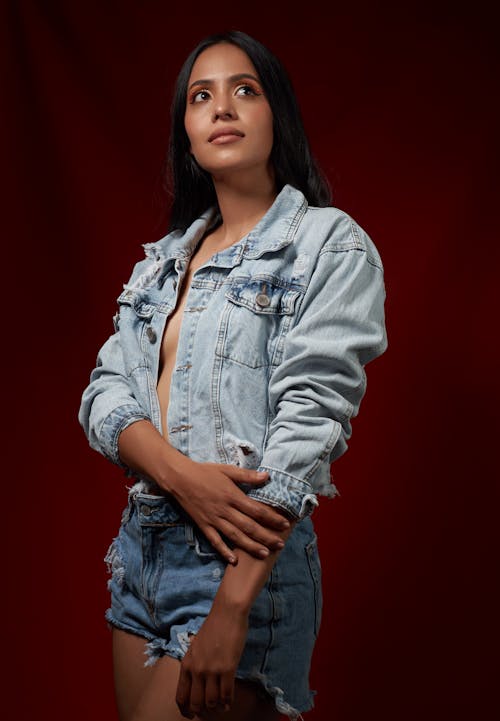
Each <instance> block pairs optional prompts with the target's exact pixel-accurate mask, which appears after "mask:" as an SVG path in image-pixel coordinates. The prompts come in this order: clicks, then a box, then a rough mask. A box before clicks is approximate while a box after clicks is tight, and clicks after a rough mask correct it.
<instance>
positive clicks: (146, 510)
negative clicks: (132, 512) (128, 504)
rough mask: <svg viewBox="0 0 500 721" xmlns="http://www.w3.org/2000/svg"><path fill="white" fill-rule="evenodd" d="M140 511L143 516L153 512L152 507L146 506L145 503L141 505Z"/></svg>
mask: <svg viewBox="0 0 500 721" xmlns="http://www.w3.org/2000/svg"><path fill="white" fill-rule="evenodd" d="M141 513H143V514H144V515H145V516H150V515H151V514H152V513H153V509H152V508H151V507H150V506H146V504H145V503H143V504H142V506H141Z"/></svg>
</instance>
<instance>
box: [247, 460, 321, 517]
mask: <svg viewBox="0 0 500 721" xmlns="http://www.w3.org/2000/svg"><path fill="white" fill-rule="evenodd" d="M256 470H257V471H267V472H268V473H269V480H268V482H267V483H266V485H265V486H261V487H260V488H252V489H251V490H250V491H248V493H247V495H248V496H251V497H252V498H255V499H256V500H257V501H262V502H263V503H267V504H269V505H270V506H277V507H278V508H282V509H283V510H285V511H287V512H288V513H290V514H291V515H292V516H293V517H294V518H296V519H297V520H299V521H300V520H302V519H303V518H305V516H310V515H311V514H312V512H313V511H314V509H315V507H316V506H318V505H319V503H318V499H317V498H316V495H315V494H314V493H313V489H312V486H311V485H310V484H309V483H307V482H306V481H301V480H300V479H299V478H295V476H291V475H290V474H289V473H285V472H284V471H279V470H278V469H277V468H270V467H269V466H259V467H258V468H257V469H256Z"/></svg>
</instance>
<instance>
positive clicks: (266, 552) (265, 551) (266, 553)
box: [259, 548, 269, 557]
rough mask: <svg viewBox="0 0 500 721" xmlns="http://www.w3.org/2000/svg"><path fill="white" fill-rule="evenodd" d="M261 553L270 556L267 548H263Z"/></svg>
mask: <svg viewBox="0 0 500 721" xmlns="http://www.w3.org/2000/svg"><path fill="white" fill-rule="evenodd" d="M259 554H260V555H261V556H262V557H265V556H269V551H268V550H267V548H261V549H260V551H259Z"/></svg>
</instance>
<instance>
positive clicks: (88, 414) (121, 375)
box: [78, 258, 158, 475]
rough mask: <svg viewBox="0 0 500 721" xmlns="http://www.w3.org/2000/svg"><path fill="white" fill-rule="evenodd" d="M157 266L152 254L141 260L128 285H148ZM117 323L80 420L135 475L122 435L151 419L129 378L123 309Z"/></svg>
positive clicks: (93, 443)
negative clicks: (122, 452) (122, 449)
mask: <svg viewBox="0 0 500 721" xmlns="http://www.w3.org/2000/svg"><path fill="white" fill-rule="evenodd" d="M157 269H158V268H157V264H156V263H152V262H151V260H150V259H149V258H146V259H144V260H141V261H139V262H138V263H136V264H135V266H134V268H133V270H132V274H131V276H130V279H129V281H128V283H127V284H126V285H124V288H134V287H135V286H136V285H137V286H140V285H144V283H145V282H146V281H144V279H147V278H148V277H149V275H151V276H152V275H153V274H154V272H156V271H157ZM148 274H149V275H148ZM113 323H114V327H115V333H114V334H113V335H111V336H110V337H109V338H108V340H107V341H106V342H105V343H104V345H103V346H102V347H101V349H100V350H99V352H98V354H97V361H96V366H95V368H94V370H93V371H92V373H91V374H90V380H89V384H88V386H87V387H86V389H85V390H84V392H83V395H82V399H81V404H80V409H79V411H78V420H79V422H80V424H81V426H82V427H83V430H84V432H85V435H86V436H87V439H88V441H89V444H90V447H91V448H93V449H94V450H96V451H98V452H99V453H101V454H102V455H103V456H105V457H106V458H107V459H108V460H110V461H112V462H113V463H116V464H117V465H118V466H120V467H121V468H124V469H125V470H126V471H127V473H128V475H131V471H130V469H129V468H128V466H126V465H125V464H124V463H122V461H121V459H120V456H119V454H118V436H119V435H120V433H121V432H122V431H123V430H125V428H127V426H129V425H131V424H132V423H134V422H135V421H138V420H142V419H146V420H150V417H149V414H148V413H147V412H146V411H145V409H144V408H143V407H142V406H141V405H140V403H139V402H138V400H137V398H136V397H135V396H134V394H133V392H132V388H131V386H130V383H129V380H128V376H127V372H126V368H125V362H124V357H123V348H122V343H121V337H120V330H119V325H118V323H119V313H117V315H116V316H115V318H114V319H113Z"/></svg>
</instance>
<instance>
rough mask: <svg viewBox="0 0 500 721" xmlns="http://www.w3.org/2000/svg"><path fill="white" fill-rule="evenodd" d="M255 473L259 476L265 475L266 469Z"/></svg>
mask: <svg viewBox="0 0 500 721" xmlns="http://www.w3.org/2000/svg"><path fill="white" fill-rule="evenodd" d="M257 475H258V476H259V478H263V477H264V476H267V471H257Z"/></svg>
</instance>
